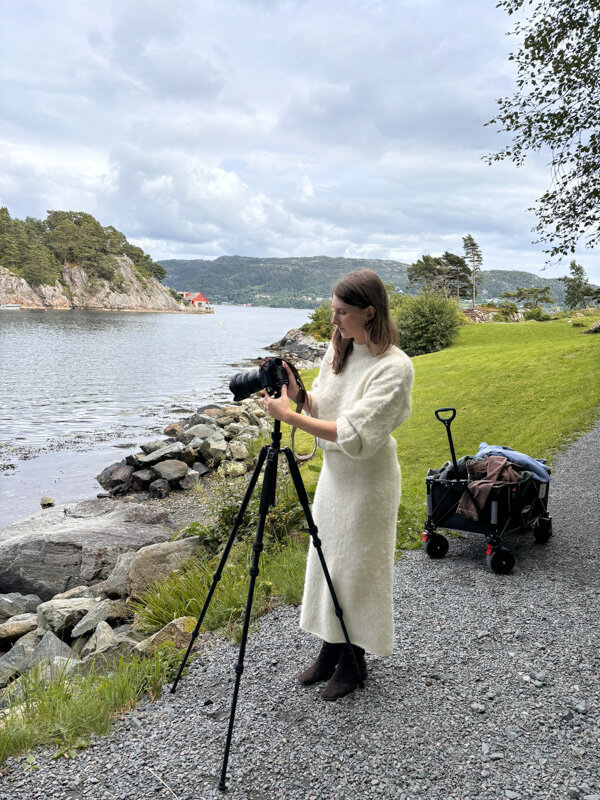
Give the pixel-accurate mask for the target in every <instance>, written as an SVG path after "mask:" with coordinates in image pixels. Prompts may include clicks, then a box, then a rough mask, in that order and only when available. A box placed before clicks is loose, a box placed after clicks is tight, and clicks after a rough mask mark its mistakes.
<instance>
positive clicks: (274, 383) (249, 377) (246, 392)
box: [229, 358, 289, 400]
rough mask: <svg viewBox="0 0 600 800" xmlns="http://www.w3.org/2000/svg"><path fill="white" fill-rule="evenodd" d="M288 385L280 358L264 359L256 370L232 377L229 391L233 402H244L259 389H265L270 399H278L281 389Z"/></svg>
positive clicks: (286, 375) (239, 373)
mask: <svg viewBox="0 0 600 800" xmlns="http://www.w3.org/2000/svg"><path fill="white" fill-rule="evenodd" d="M288 383H289V380H288V374H287V372H286V370H285V367H284V366H283V361H282V360H281V358H266V359H265V360H264V361H263V363H262V364H261V365H260V367H258V368H257V369H252V370H250V372H238V373H236V374H235V375H232V377H231V379H230V381H229V390H230V391H231V393H232V394H233V399H234V400H245V399H246V398H247V397H250V395H251V394H254V393H255V392H260V390H261V389H265V390H266V392H267V394H269V395H270V396H271V397H279V395H280V394H281V387H282V386H283V385H284V384H286V385H287V384H288Z"/></svg>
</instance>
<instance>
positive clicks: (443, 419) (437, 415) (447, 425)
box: [434, 408, 458, 478]
mask: <svg viewBox="0 0 600 800" xmlns="http://www.w3.org/2000/svg"><path fill="white" fill-rule="evenodd" d="M447 411H448V412H450V416H449V417H442V416H441V414H442V413H444V412H447ZM434 413H435V418H436V419H439V421H440V422H441V423H443V425H444V427H445V428H446V433H447V434H448V444H449V445H450V455H451V456H452V466H453V467H454V472H455V474H456V477H457V478H458V464H457V463H456V453H455V452H454V443H453V442H452V434H451V433H450V423H451V422H452V420H453V419H454V417H455V416H456V409H455V408H438V409H436V411H435V412H434Z"/></svg>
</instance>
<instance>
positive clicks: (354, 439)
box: [336, 359, 413, 458]
mask: <svg viewBox="0 0 600 800" xmlns="http://www.w3.org/2000/svg"><path fill="white" fill-rule="evenodd" d="M412 382H413V367H412V364H411V362H410V361H409V360H408V359H407V360H406V361H405V362H403V363H392V364H385V365H384V364H382V365H381V368H380V369H378V370H376V371H375V372H374V373H373V375H372V376H370V377H369V380H368V382H367V383H366V385H365V388H364V392H363V394H362V397H361V398H360V399H359V400H357V401H356V402H354V403H353V405H352V406H351V407H350V408H347V409H343V410H342V411H341V414H340V416H338V418H337V420H336V422H337V433H338V437H337V441H336V444H337V445H338V447H339V448H340V449H341V450H342V451H343V452H344V453H346V455H348V456H350V457H352V458H370V457H371V456H374V455H375V454H376V453H377V452H378V450H380V449H381V447H383V445H384V444H385V442H386V441H387V439H388V438H389V436H390V434H391V433H392V431H394V430H395V429H396V428H397V427H398V426H399V425H400V424H401V423H402V422H404V420H405V419H407V418H408V417H409V416H410V410H411V398H410V393H411V388H412Z"/></svg>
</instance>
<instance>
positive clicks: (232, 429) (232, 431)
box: [223, 422, 246, 439]
mask: <svg viewBox="0 0 600 800" xmlns="http://www.w3.org/2000/svg"><path fill="white" fill-rule="evenodd" d="M245 428H246V426H245V425H242V424H240V423H239V422H230V423H229V425H226V426H225V427H224V428H223V433H224V435H225V438H226V439H227V438H229V439H233V437H234V436H238V435H239V434H240V433H243V432H244V430H245Z"/></svg>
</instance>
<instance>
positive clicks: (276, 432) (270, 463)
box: [171, 420, 364, 791]
mask: <svg viewBox="0 0 600 800" xmlns="http://www.w3.org/2000/svg"><path fill="white" fill-rule="evenodd" d="M280 445H281V423H280V422H279V420H275V424H274V426H273V431H272V433H271V444H266V445H265V446H264V447H263V448H262V449H261V451H260V454H259V456H258V460H257V462H256V466H255V467H254V471H253V473H252V477H251V478H250V483H249V484H248V487H247V489H246V493H245V495H244V499H243V500H242V502H241V504H240V508H239V511H238V514H237V516H236V518H235V521H234V524H233V528H232V529H231V533H230V535H229V539H228V540H227V544H226V545H225V549H224V551H223V555H222V556H221V560H220V562H219V565H218V567H217V569H216V571H215V574H214V576H213V580H212V584H211V587H210V590H209V592H208V594H207V596H206V600H205V601H204V606H203V607H202V611H201V612H200V616H199V617H198V621H197V623H196V627H195V628H194V631H193V633H192V638H191V639H190V643H189V645H188V649H187V651H186V654H185V656H184V658H183V661H182V662H181V666H180V667H179V672H178V673H177V677H176V678H175V681H174V682H173V686H172V687H171V694H174V692H175V690H176V689H177V684H178V683H179V679H180V678H181V674H182V673H183V670H184V668H185V665H186V664H187V661H188V658H189V656H190V653H191V652H192V648H193V646H194V642H195V641H196V638H197V636H198V633H199V632H200V626H201V625H202V621H203V619H204V616H205V615H206V611H207V609H208V606H209V604H210V601H211V598H212V596H213V593H214V591H215V588H216V586H217V584H218V582H219V580H220V579H221V573H222V572H223V569H224V567H225V563H226V562H227V558H228V556H229V552H230V550H231V548H232V546H233V543H234V540H235V537H236V535H237V532H238V528H239V527H240V525H241V524H242V521H243V519H244V514H245V513H246V508H247V507H248V503H249V502H250V498H251V497H252V493H253V491H254V488H255V486H256V483H257V481H258V476H259V475H260V472H261V470H262V468H263V465H264V464H265V462H266V466H265V474H264V478H263V484H262V490H261V495H260V505H259V513H258V525H257V529H256V537H255V539H254V543H253V545H252V551H253V557H252V566H251V567H250V569H249V570H248V574H249V576H250V586H249V588H248V599H247V601H246V610H245V613H244V623H243V627H242V640H241V642H240V649H239V654H238V661H237V664H236V666H235V673H236V677H235V685H234V688H233V697H232V700H231V712H230V714H229V728H228V730H227V740H226V743H225V753H224V756H223V767H222V769H221V780H220V781H219V789H220V790H221V791H225V790H226V788H227V786H226V784H225V778H226V773H227V761H228V759H229V750H230V747H231V737H232V735H233V725H234V720H235V709H236V706H237V698H238V692H239V688H240V680H241V677H242V673H243V671H244V655H245V652H246V641H247V639H248V628H249V626H250V614H251V611H252V600H253V597H254V584H255V583H256V578H257V576H258V573H259V570H258V560H259V557H260V554H261V552H262V549H263V532H264V528H265V521H266V517H267V513H268V511H269V507H270V506H272V505H274V504H275V492H276V487H277V462H278V458H279V454H280V453H281V452H283V453H285V455H286V457H287V460H288V463H289V467H290V474H291V476H292V481H293V483H294V486H295V489H296V494H297V496H298V500H299V501H300V505H301V506H302V509H303V511H304V515H305V517H306V521H307V523H308V532H309V534H310V536H311V537H312V543H313V545H314V546H315V547H316V549H317V553H318V555H319V560H320V562H321V567H322V568H323V574H324V575H325V580H326V581H327V586H328V588H329V593H330V594H331V599H332V601H333V605H334V607H335V614H336V616H337V618H338V619H339V621H340V625H341V628H342V633H343V634H344V639H345V640H346V647H347V648H348V652H349V653H350V654H351V655H352V659H353V661H354V667H355V669H356V674H357V675H358V683H359V686H360V687H361V689H362V688H364V684H363V681H362V679H361V677H360V669H359V667H358V662H357V660H356V655H355V653H354V650H353V649H352V646H351V644H350V638H349V637H348V631H347V630H346V625H345V623H344V619H343V612H342V609H341V608H340V604H339V603H338V599H337V596H336V594H335V589H334V588H333V583H332V582H331V577H330V575H329V570H328V569H327V564H326V563H325V558H324V556H323V551H322V549H321V540H320V539H319V536H318V530H317V527H316V525H315V523H314V520H313V518H312V514H311V512H310V508H309V505H308V496H307V494H306V489H305V488H304V483H303V482H302V476H301V475H300V469H299V468H298V465H297V464H296V461H295V459H294V454H293V453H292V451H291V450H290V448H289V447H284V448H283V450H282V449H281V447H280Z"/></svg>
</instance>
